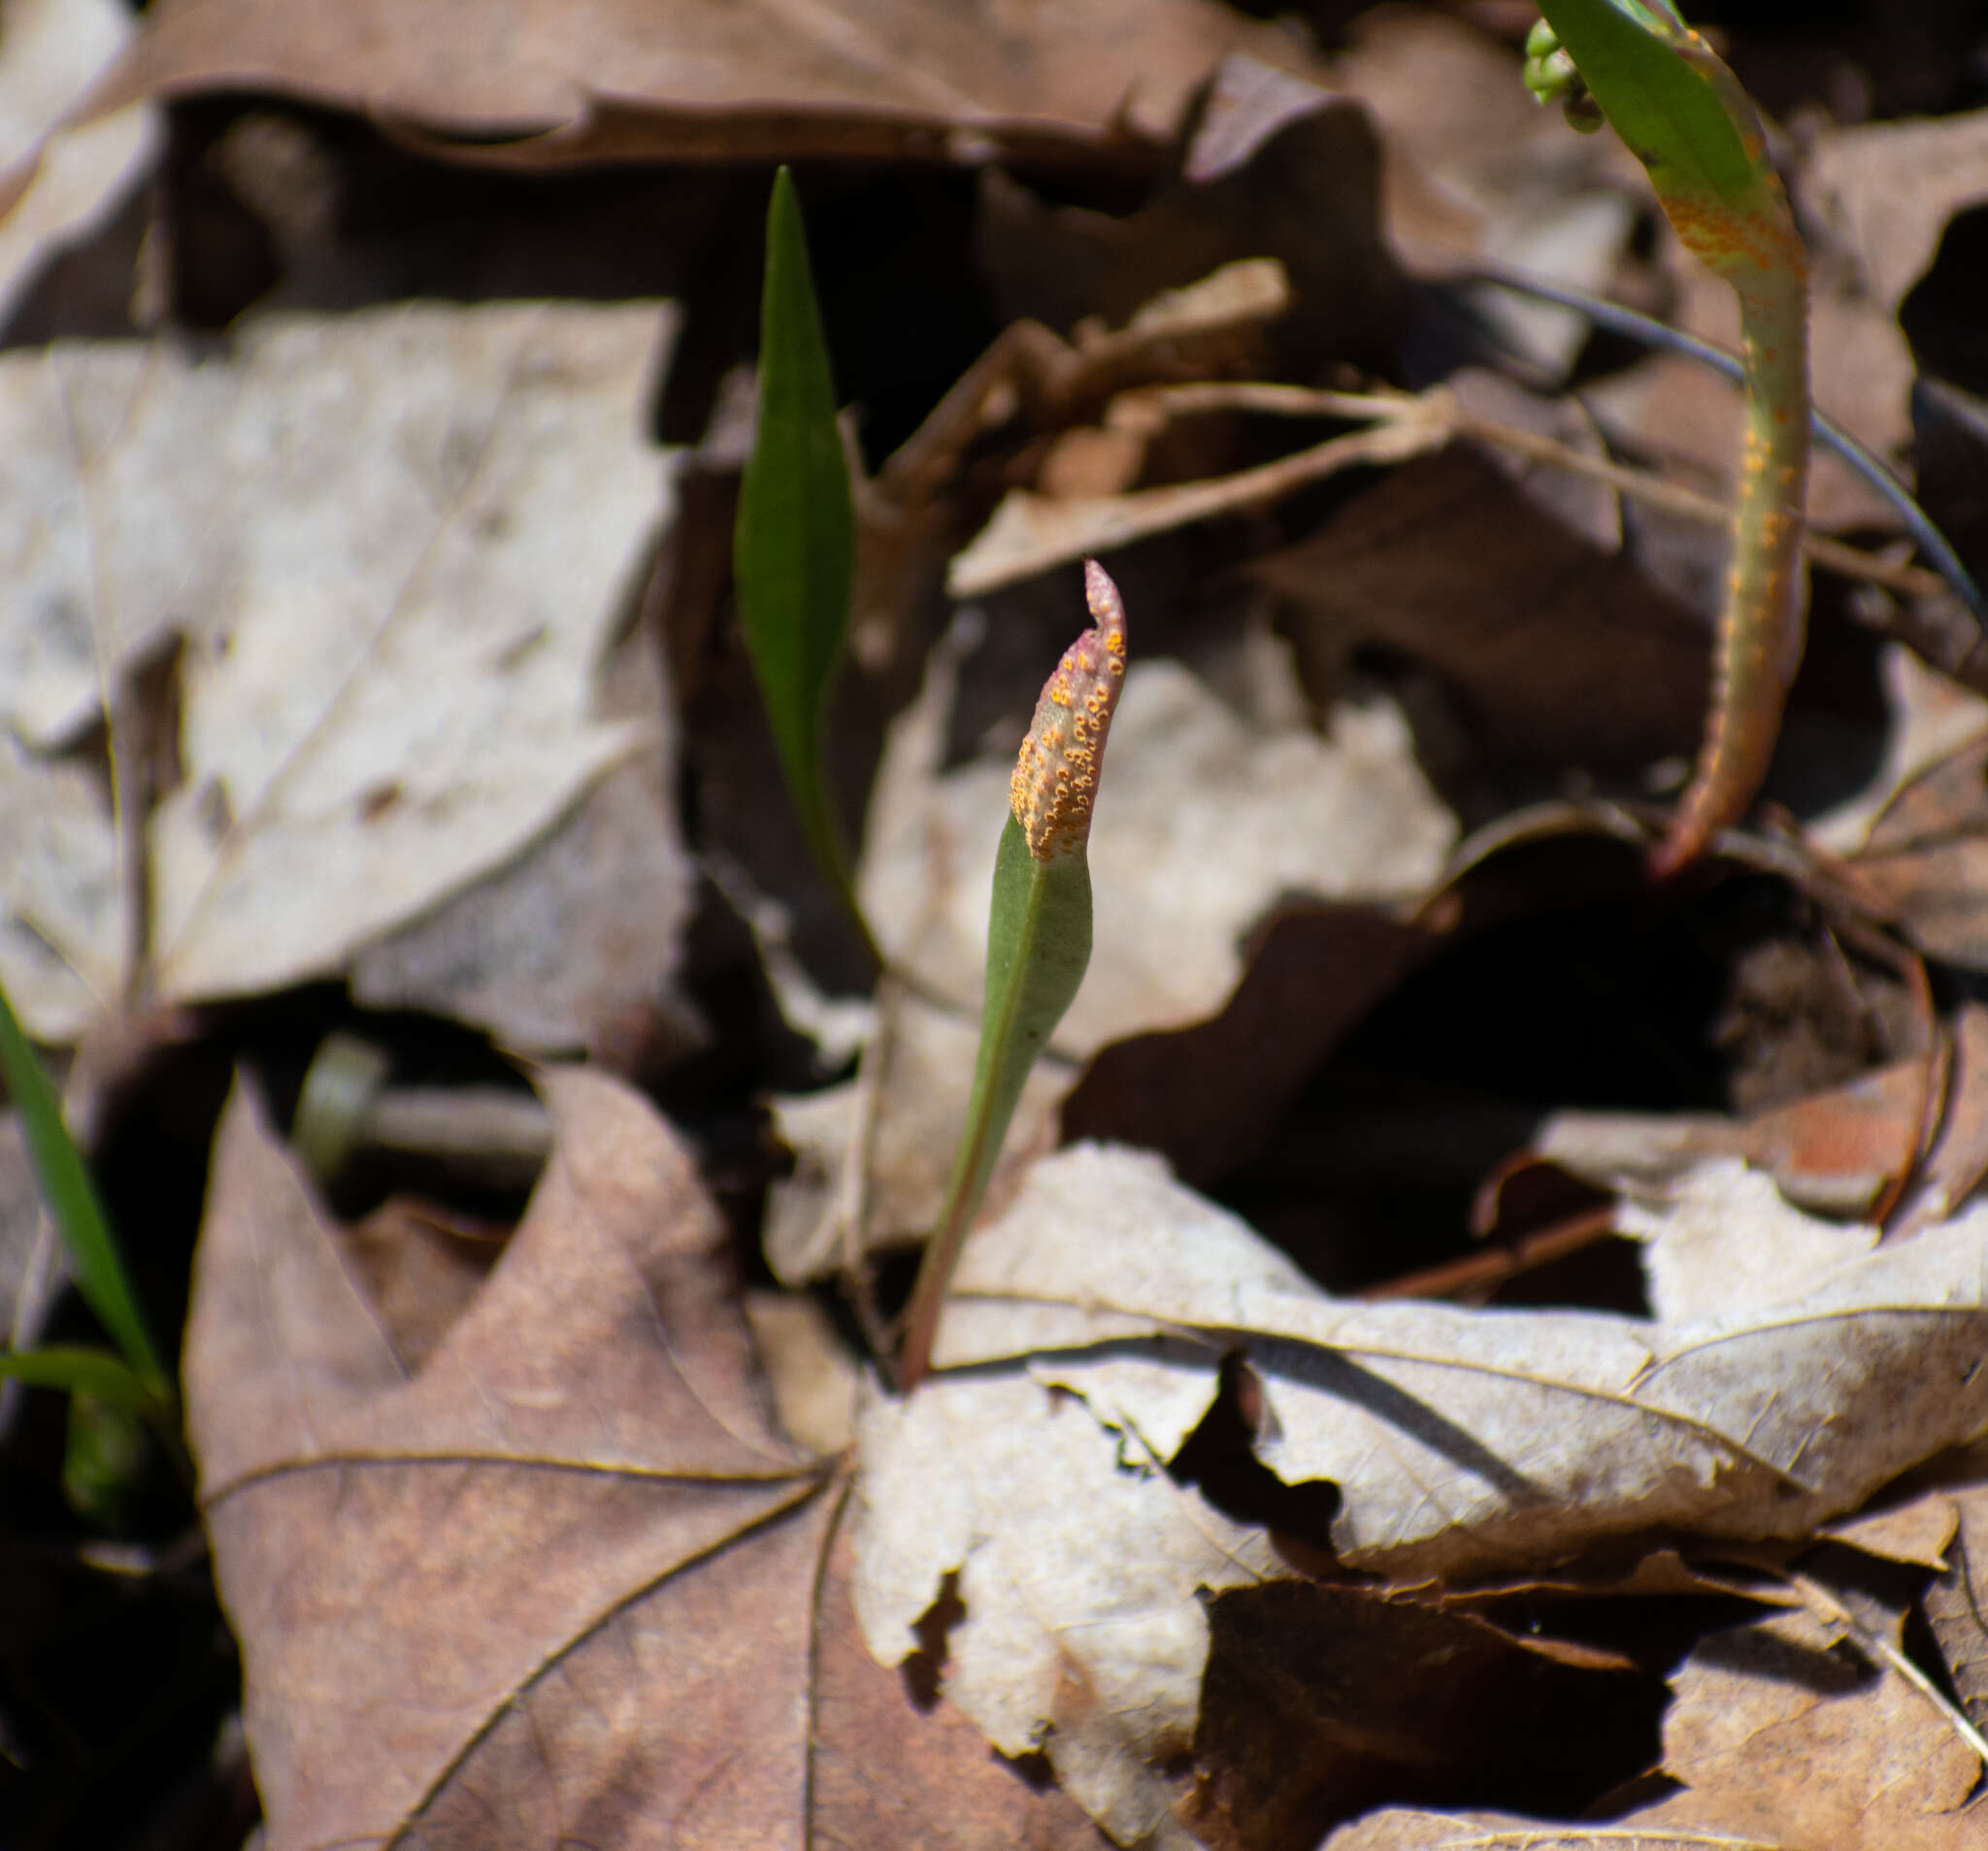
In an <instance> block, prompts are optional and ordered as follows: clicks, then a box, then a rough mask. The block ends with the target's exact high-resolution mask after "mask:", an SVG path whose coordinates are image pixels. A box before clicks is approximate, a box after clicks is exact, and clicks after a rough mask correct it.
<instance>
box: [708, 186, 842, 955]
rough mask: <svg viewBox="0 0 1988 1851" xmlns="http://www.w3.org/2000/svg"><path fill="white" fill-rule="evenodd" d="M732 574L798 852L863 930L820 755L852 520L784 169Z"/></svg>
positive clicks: (770, 213)
mask: <svg viewBox="0 0 1988 1851" xmlns="http://www.w3.org/2000/svg"><path fill="white" fill-rule="evenodd" d="M732 568H733V574H734V577H735V578H736V580H737V584H738V596H739V622H740V626H741V628H742V629H743V630H744V632H745V636H746V652H747V653H748V654H749V655H750V657H751V659H752V671H753V674H754V675H755V676H756V677H757V678H758V681H759V691H760V695H761V698H762V699H764V701H765V702H766V711H767V718H768V719H769V721H770V722H771V723H772V726H773V736H774V743H775V744H776V745H777V746H778V748H779V756H780V768H781V770H782V771H783V772H784V774H785V776H786V780H787V789H788V792H789V793H790V795H791V796H792V799H793V803H794V809H795V810H796V812H797V813H798V815H799V817H800V821H801V827H802V830H803V832H804V833H805V835H806V836H807V839H808V846H809V849H810V851H811V852H812V854H813V856H814V858H815V860H816V861H818V862H819V863H820V865H821V868H822V870H823V872H824V873H825V874H827V876H828V877H829V878H830V880H831V881H833V882H834V884H835V887H836V890H837V892H838V893H839V894H840V895H841V896H842V898H843V900H844V901H845V904H846V905H847V906H848V908H849V909H850V912H851V914H852V915H853V916H854V917H855V918H856V919H857V921H858V923H859V924H860V923H861V919H862V915H861V913H860V911H859V910H858V909H857V907H856V902H855V891H854V888H853V886H852V885H851V883H850V880H849V876H848V864H847V858H846V856H845V853H844V849H843V843H842V836H841V833H840V831H839V830H838V829H837V827H836V823H835V816H834V812H833V810H832V808H831V806H830V803H829V798H828V789H827V784H826V781H825V779H824V777H823V774H822V753H821V716H822V709H823V706H824V703H825V702H826V700H827V696H828V687H829V680H830V678H831V677H832V676H833V674H834V672H835V668H836V664H837V663H838V662H839V661H840V660H841V657H842V649H843V640H844V637H845V634H846V633H847V630H848V624H849V600H850V597H851V595H852V592H853V589H854V584H855V572H856V516H855V508H854V504H853V503H852V501H851V500H850V494H849V473H848V465H847V463H846V462H845V459H844V456H843V446H842V438H841V434H840V433H839V432H838V430H837V428H836V397H835V383H834V380H833V378H832V376H831V374H830V372H829V364H828V344H827V342H826V340H825V339H824V338H823V335H822V332H821V314H820V311H819V309H818V308H817V307H816V305H815V299H814V282H813V278H812V273H811V271H810V269H809V265H808V237H807V232H806V230H805V229H804V227H803V225H802V222H801V206H800V201H799V200H798V199H797V198H796V197H795V194H794V182H793V180H792V178H791V176H790V175H789V174H788V172H787V170H786V169H785V168H784V167H782V168H781V169H780V170H779V173H778V174H776V175H775V176H774V182H773V200H772V203H771V204H770V205H769V207H768V209H767V215H766V282H765V288H764V291H763V293H762V296H761V300H760V313H759V421H758V424H757V426H756V427H755V429H754V432H753V441H752V455H751V459H750V460H749V461H748V462H747V463H746V477H745V480H744V482H743V483H742V484H741V486H740V491H739V518H738V524H737V526H736V527H735V528H734V529H733V536H732ZM865 936H866V937H867V936H868V934H867V929H866V933H865Z"/></svg>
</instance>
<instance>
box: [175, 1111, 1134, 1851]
mask: <svg viewBox="0 0 1988 1851" xmlns="http://www.w3.org/2000/svg"><path fill="white" fill-rule="evenodd" d="M543 1086H544V1091H545V1096H546V1100H547V1106H548V1107H549V1108H550V1110H551V1112H552V1114H553V1117H554V1119H555V1122H556V1124H557V1126H558V1130H559V1137H560V1142H559V1146H558V1151H557V1154H556V1156H555V1157H554V1159H553V1161H552V1164H551V1166H550V1168H549V1169H548V1171H547V1174H546V1176H545V1178H544V1180H543V1181H542V1183H541V1185H540V1187H539V1190H538V1192H537V1194H536V1196H535V1197H534V1199H533V1204H532V1207H531V1210H530V1212H529V1214H528V1215H527V1217H526V1219H525V1221H524V1222H523V1223H522V1224H521V1225H520V1227H519V1229H518V1231H517V1233H516V1234H515V1236H514V1238H513V1240H512V1241H511V1243H510V1245H509V1247H508V1248H507V1250H506V1252H505V1254H504V1257H503V1258H502V1260H501V1261H500V1262H499V1264H498V1266H497V1268H496V1270H495V1272H494V1273H492V1274H491V1276H490V1278H489V1280H488V1281H487V1282H486V1284H485V1285H484V1287H483V1288H482V1290H481V1291H480V1294H479V1295H478V1296H477V1298H476V1299H475V1300H474V1302H473V1303H472V1304H471V1305H470V1306H469V1308H468V1309H467V1310H466V1311H465V1312H464V1314H463V1315H462V1317H461V1318H460V1319H459V1321H458V1322H457V1323H456V1324H455V1325H454V1326H453V1328H452V1329H451V1330H450V1331H449V1332H448V1333H447V1337H446V1338H445V1339H443V1341H442V1343H441V1345H440V1346H439V1348H437V1349H436V1350H435V1351H434V1353H433V1354H432V1355H430V1356H429V1357H428V1358H427V1360H426V1361H425V1362H424V1363H423V1365H422V1366H421V1368H420V1369H419V1370H418V1371H417V1372H410V1371H409V1370H408V1369H407V1368H406V1367H405V1366H404V1365H403V1363H402V1362H401V1359H400V1357H399V1356H398V1355H397V1353H396V1351H395V1348H394V1345H393V1342H392V1340H391V1339H390V1337H389V1335H388V1333H387V1332H386V1331H385V1330H384V1329H383V1328H382V1325H381V1320H380V1318H379V1315H378V1313H377V1312H376V1311H375V1310H374V1309H373V1307H372V1306H369V1305H368V1304H367V1303H366V1301H365V1300H364V1298H363V1297H362V1295H361V1294H360V1293H359V1292H358V1290H357V1289H356V1288H355V1286H354V1285H353V1283H352V1280H351V1278H350V1276H349V1274H348V1272H347V1270H346V1268H345V1265H344V1263H343V1261H342V1259H341V1253H340V1248H339V1245H338V1242H337V1240H336V1237H335V1236H334V1234H333V1232H332V1231H331V1230H330V1229H329V1228H328V1227H327V1225H326V1224H325V1223H324V1222H323V1220H322V1219H321V1217H320V1215H319V1212H318V1211H317V1209H316V1208H315V1206H314V1204H313V1202H312V1200H311V1197H310V1194H309V1191H308V1187H307V1185H306V1184H305V1183H304V1182H303V1181H302V1180H301V1177H300V1175H299V1173H298V1171H297V1169H296V1167H295V1166H294V1165H293V1164H292V1162H291V1161H290V1159H289V1158H288V1157H287V1156H286V1155H285V1154H284V1153H283V1151H282V1148H281V1146H280V1145H279V1144H278V1143H277V1142H276V1141H275V1140H274V1139H273V1138H272V1135H271V1133H270V1131H269V1129H268V1127H267V1125H266V1124H265V1122H264V1121H263V1118H262V1114H261V1111H260V1109H259V1107H257V1106H256V1105H255V1103H254V1102H253V1100H252V1098H251V1096H250V1095H249V1093H248V1091H247V1090H246V1089H243V1090H239V1091H238V1092H237V1095H236V1098H235V1101H234V1103H233V1105H232V1106H231V1107H230V1109H229V1112H228V1115H227V1118H226V1121H225V1123H224V1125H223V1128H222V1131H221V1134H220V1139H219V1141H218V1144H217V1147H216V1150H215V1176H214V1185H213V1192H212V1198H211V1206H210V1211H209V1215H208V1221H207V1227H206V1232H205V1236H204V1239H203V1242H202V1249H201V1255H200V1260H199V1264H198V1271H197V1275H196V1279H195V1298H194V1306H193V1310H192V1314H191V1320H190V1324H189V1329H188V1336H187V1346H186V1399H187V1411H188V1422H189V1429H190V1433H191V1437H192V1441H193V1444H194V1447H195V1449H196V1452H197V1454H198V1457H199V1461H200V1469H201V1496H202V1502H203V1504H204V1507H205V1510H206V1514H207V1521H208V1526H209V1531H210V1534H211V1536H212V1538H213V1542H214V1550H215V1568H216V1572H217V1576H218V1580H219V1584H220V1591H221V1597H222V1600H223V1602H224V1603H225V1605H226V1607H227V1610H228V1614H229V1617H230V1619H231V1621H232V1623H233V1625H234V1627H235V1630H236V1632H237V1634H238V1636H239V1637H240V1638H241V1640H242V1647H243V1654H244V1660H245V1691H246V1695H245V1721H246V1727H247V1731H248V1741H249V1747H250V1752H251V1755H252V1757H253V1761H254V1767H255V1773H256V1781H257V1785H258V1788H259V1789H260V1792H261V1794H262V1798H263V1802H264V1806H265V1810H266V1817H267V1827H266V1831H267V1844H268V1847H269V1851H286V1848H287V1847H295V1846H306V1845H310V1846H318V1845H323V1844H327V1843H338V1844H342V1845H361V1844H381V1845H383V1844H388V1843H392V1844H398V1845H404V1846H443V1845H465V1846H466V1845H476V1846H479V1847H482V1848H483V1851H489V1848H490V1847H497V1846H511V1845H514V1846H526V1845H530V1846H543V1845H546V1844H549V1843H555V1842H556V1843H589V1844H603V1843H614V1844H620V1845H628V1846H640V1845H655V1846H663V1845H670V1846H709V1847H712V1848H713V1851H716V1848H717V1847H725V1848H726V1851H731V1848H734V1847H744V1846H756V1845H795V1846H803V1845H832V1844H911V1843H917V1844H931V1845H937V1846H944V1847H948V1848H954V1851H983V1848H984V1851H994V1847H997V1846H1006V1845H1011V1844H1017V1843H1027V1844H1031V1845H1039V1846H1043V1847H1045V1848H1046V1851H1063V1848H1065V1847H1068V1848H1069V1851H1076V1847H1078V1846H1083V1845H1092V1844H1095V1843H1096V1834H1095V1832H1094V1830H1093V1828H1092V1827H1091V1826H1090V1824H1089V1822H1088V1821H1086V1820H1085V1819H1084V1818H1083V1817H1082V1815H1081V1814H1080V1813H1078V1812H1077V1810H1076V1808H1075V1807H1074V1806H1072V1805H1071V1804H1070V1802H1069V1801H1067V1800H1066V1799H1065V1798H1064V1797H1063V1796H1061V1795H1060V1794H1058V1793H1056V1792H1054V1791H1053V1790H1050V1791H1047V1792H1039V1791H1037V1790H1036V1789H1035V1788H1033V1787H1031V1786H1030V1785H1029V1784H1027V1783H1026V1782H1025V1781H1024V1780H1023V1779H1022V1778H1021V1777H1020V1776H1019V1775H1018V1774H1016V1773H1015V1772H1014V1771H1012V1770H1011V1769H1010V1768H1005V1767H1003V1766H1002V1765H1001V1764H1000V1763H999V1762H998V1761H996V1760H995V1759H994V1758H993V1757H992V1756H991V1755H990V1753H989V1751H988V1749H987V1747H986V1744H985V1742H984V1741H983V1740H982V1739H981V1738H980V1736H979V1735H978V1734H977V1732H976V1731H974V1730H973V1729H972V1728H971V1727H970V1726H969V1725H968V1724H967V1723H966V1722H965V1721H964V1719H963V1718H961V1717H960V1716H959V1715H958V1713H957V1712H956V1711H953V1710H950V1709H948V1708H945V1707H944V1706H942V1707H941V1708H940V1709H939V1710H938V1711H936V1712H934V1713H931V1714H927V1715H920V1714H918V1713H917V1711H916V1710H915V1709H914V1708H913V1706H912V1704H911V1702H909V1701H908V1700H907V1697H906V1693H905V1688H904V1686H903V1685H902V1683H901V1682H900V1680H899V1678H898V1677H897V1676H896V1674H894V1673H892V1672H889V1671H886V1670H883V1669H880V1668H878V1666H877V1665H876V1664H875V1663H873V1662H872V1660H871V1659H870V1658H869V1656H868V1655H867V1653H865V1652H864V1650H863V1648H862V1646H861V1643H860V1641H859V1639H858V1637H857V1635H856V1632H855V1627H854V1622H853V1619H852V1617H851V1615H850V1611H849V1607H848V1598H847V1594H846V1581H847V1574H848V1565H847V1549H846V1543H845V1541H844V1540H842V1539H840V1538H839V1536H838V1516H839V1512H840V1510H841V1507H842V1498H841V1491H840V1483H839V1481H838V1479H837V1477H836V1473H835V1470H834V1468H833V1466H832V1464H831V1463H830V1462H824V1461H821V1460H818V1459H816V1458H814V1457H812V1456H811V1455H808V1454H805V1453H803V1452H801V1451H799V1450H797V1449H796V1448H795V1447H794V1446H792V1445H791V1444H790V1443H788V1441H787V1440H785V1439H784V1438H782V1437H781V1436H780V1435H779V1433H778V1432H777V1431H776V1430H775V1429H774V1427H773V1426H772V1425H771V1424H770V1422H769V1419H768V1417H767V1414H766V1413H765V1411H764V1410H763V1408H762V1406H761V1405H760V1399H759V1393H758V1385H757V1381H756V1378H755V1375H754V1372H753V1363H752V1358H751V1351H750V1344H749V1339H748V1338H747V1336H746V1325H745V1322H744V1319H743V1317H742V1315H741V1313H740V1311H739V1308H738V1304H737V1295H736V1292H735V1290H734V1283H733V1280H732V1279H731V1277H730V1274H729V1270H728V1267H727V1265H726V1263H725V1260H724V1257H723V1233H722V1229H721V1227H720V1225H719V1223H718V1220H717V1217H716V1214H715V1212H714V1210H713V1209H712V1206H711V1205H710V1203H709V1201H708V1199H707V1198H706V1197H705V1195H704V1193H703V1189H702V1186H701V1185H700V1183H699V1182H698V1180H697V1177H696V1173H695V1170H694V1168H693V1166H692V1164H691V1162H690V1160H689V1158H688V1156H687V1154H686V1153H685V1152H684V1151H683V1149H682V1148H681V1146H680V1145H679V1143H678V1142H677V1140H676V1139H675V1138H674V1137H673V1136H672V1134H671V1133H670V1132H669V1131H668V1129H667V1128H666V1127H665V1126H664V1125H663V1124H662V1123H661V1122H660V1121H659V1120H658V1119H657V1118H656V1117H655V1116H654V1114H653V1113H652V1112H651V1111H650V1110H649V1109H648V1107H646V1105H645V1104H643V1103H642V1102H641V1101H640V1100H639V1099H638V1098H637V1097H636V1096H635V1095H633V1094H632V1093H629V1092H627V1091H626V1090H624V1089H622V1088H620V1087H619V1086H617V1085H616V1084H615V1083H613V1082H612V1081H610V1080H607V1079H605V1078H602V1077H599V1076H598V1075H595V1074H588V1073H584V1072H564V1073H559V1072H555V1073H551V1074H547V1075H546V1076H545V1077H544V1080H543Z"/></svg>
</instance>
